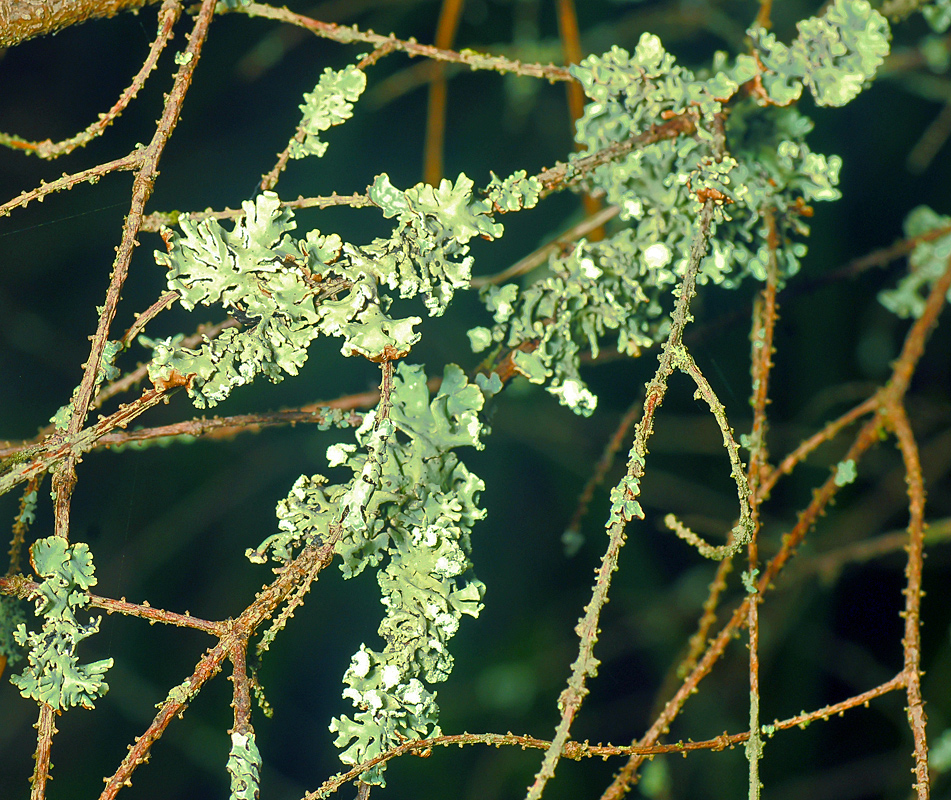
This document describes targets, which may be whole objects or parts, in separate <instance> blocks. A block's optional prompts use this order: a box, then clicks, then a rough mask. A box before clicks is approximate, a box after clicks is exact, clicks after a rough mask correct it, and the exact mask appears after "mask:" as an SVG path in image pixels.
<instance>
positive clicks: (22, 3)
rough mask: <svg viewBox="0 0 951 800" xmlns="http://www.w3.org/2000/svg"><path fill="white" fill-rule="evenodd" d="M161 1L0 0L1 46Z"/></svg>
mask: <svg viewBox="0 0 951 800" xmlns="http://www.w3.org/2000/svg"><path fill="white" fill-rule="evenodd" d="M155 2H158V0H0V47H13V46H14V45H17V44H20V42H24V41H26V40H27V39H32V38H33V37H35V36H43V35H44V34H48V33H56V32H57V31H61V30H62V29H63V28H66V27H68V26H70V25H76V24H78V23H80V22H85V21H86V20H87V19H97V18H101V17H112V16H115V15H116V14H118V13H119V12H120V11H137V10H138V9H139V8H141V7H142V6H144V5H146V4H147V3H155Z"/></svg>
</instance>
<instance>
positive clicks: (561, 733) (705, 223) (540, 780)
mask: <svg viewBox="0 0 951 800" xmlns="http://www.w3.org/2000/svg"><path fill="white" fill-rule="evenodd" d="M714 210H715V209H714V204H713V201H712V200H707V201H706V202H705V203H704V205H703V210H702V211H701V212H700V221H699V224H698V226H697V232H696V234H695V235H694V239H693V243H692V244H691V247H690V254H689V258H688V263H687V267H686V269H685V271H684V277H683V281H682V282H681V285H680V292H679V295H678V297H677V305H676V308H675V310H674V314H673V317H672V326H671V330H670V335H669V336H668V338H667V342H666V343H665V345H664V349H663V351H662V352H661V354H660V357H659V361H660V364H659V365H658V367H657V371H656V372H655V373H654V377H653V379H652V380H651V382H650V383H649V384H648V385H647V395H646V397H645V399H644V413H643V415H642V416H641V420H640V422H639V423H638V425H637V432H636V434H635V436H634V444H633V446H632V447H631V455H630V458H629V460H628V476H629V477H633V478H636V479H637V480H640V478H642V477H643V474H644V456H645V455H646V454H647V441H648V439H649V438H650V435H651V433H652V432H653V429H654V415H655V414H656V412H657V409H658V408H660V404H661V403H662V402H663V399H664V395H665V394H666V392H667V380H668V378H669V377H670V375H671V373H672V372H673V371H674V365H675V360H676V358H677V354H678V352H679V350H680V347H681V343H682V341H683V332H684V327H685V326H686V324H687V322H688V321H689V320H690V319H691V317H690V301H691V300H692V299H693V297H694V295H695V294H696V288H697V272H698V271H699V269H700V262H701V260H702V259H703V257H704V255H705V254H706V251H707V241H708V240H709V238H710V226H711V225H712V223H713V214H714ZM627 491H630V490H629V489H628V490H627ZM630 499H632V500H633V499H635V498H634V497H631V498H630ZM626 527H627V521H625V520H619V521H618V522H615V523H614V524H612V525H611V526H610V527H609V528H608V547H607V550H606V551H605V553H604V555H603V556H602V558H601V565H600V566H599V567H598V570H597V572H596V575H597V577H596V579H595V584H594V588H593V590H592V594H591V600H590V601H589V602H588V604H587V605H586V606H585V613H584V616H583V617H582V618H581V619H580V620H579V621H578V625H577V626H576V627H575V632H576V633H577V634H578V638H579V639H580V645H579V648H578V657H577V659H575V661H574V663H573V664H572V665H571V676H570V677H569V679H568V686H567V688H566V689H565V690H564V691H563V692H562V693H561V696H560V697H559V699H558V707H559V709H560V710H561V720H560V721H559V723H558V727H557V728H556V730H555V736H554V737H553V739H552V743H551V747H550V748H549V749H548V751H547V752H546V753H545V758H544V759H543V760H542V765H541V768H540V769H539V770H538V773H537V774H536V775H535V780H534V782H533V783H532V785H531V786H530V787H529V790H528V793H527V795H526V798H527V800H538V798H540V797H541V795H542V792H543V791H544V790H545V785H546V784H547V783H548V781H549V780H551V778H552V777H553V776H554V774H555V767H556V766H557V765H558V762H559V760H560V759H561V756H562V750H563V748H564V746H565V743H566V742H567V741H568V734H569V731H570V730H571V724H572V722H573V721H574V718H575V715H576V714H577V713H578V710H579V709H580V708H581V703H582V702H583V700H584V698H585V695H587V693H588V688H587V686H586V685H585V684H586V683H587V679H588V677H589V676H591V675H594V674H595V672H596V671H597V668H598V660H597V659H596V658H595V657H594V645H595V642H596V641H597V638H598V631H599V627H598V625H599V620H600V618H601V609H602V608H603V607H604V604H605V603H606V602H607V596H608V590H609V589H610V587H611V576H612V574H613V573H614V572H615V570H617V560H618V556H619V555H620V552H621V548H622V547H623V546H624V541H625V539H626V533H625V529H626Z"/></svg>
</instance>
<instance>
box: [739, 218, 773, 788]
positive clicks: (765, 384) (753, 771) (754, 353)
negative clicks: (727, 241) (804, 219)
mask: <svg viewBox="0 0 951 800" xmlns="http://www.w3.org/2000/svg"><path fill="white" fill-rule="evenodd" d="M765 216H766V227H767V236H766V239H767V242H768V244H769V262H768V264H767V271H766V286H765V287H763V291H762V293H761V294H760V296H759V297H758V298H757V301H756V305H755V308H754V311H753V328H752V330H751V332H750V341H751V343H752V350H751V353H750V376H751V377H752V379H753V394H752V396H751V398H750V403H751V405H752V406H753V428H752V431H751V433H750V466H749V472H748V474H747V484H748V486H749V491H750V523H751V525H750V528H751V530H750V541H749V544H748V545H747V570H748V575H749V584H750V585H751V586H752V584H753V582H754V581H755V577H756V574H757V572H758V571H759V532H760V513H759V510H760V504H761V503H762V498H761V497H759V487H760V481H761V479H762V478H763V476H764V475H765V474H766V472H767V471H768V467H769V463H768V462H769V448H768V446H767V444H766V433H767V430H768V417H767V414H766V406H767V405H768V404H769V377H770V371H771V370H772V367H773V333H774V331H775V329H776V320H777V314H776V289H777V265H776V243H777V236H776V217H775V214H774V212H773V210H772V209H769V210H768V211H767V212H766V215H765ZM759 604H760V596H759V592H757V591H752V592H750V596H749V614H748V615H747V619H746V627H747V630H748V631H749V650H750V663H749V673H750V738H749V741H747V743H746V758H747V760H748V762H749V800H758V798H759V796H760V790H761V789H762V783H761V781H760V777H759V762H760V759H762V757H763V738H762V736H761V735H760V716H759V704H760V689H759Z"/></svg>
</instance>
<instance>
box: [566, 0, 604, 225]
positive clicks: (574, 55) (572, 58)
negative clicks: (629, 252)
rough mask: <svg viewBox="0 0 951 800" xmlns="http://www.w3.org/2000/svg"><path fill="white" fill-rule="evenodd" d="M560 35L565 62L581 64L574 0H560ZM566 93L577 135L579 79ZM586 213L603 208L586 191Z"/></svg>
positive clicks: (580, 147)
mask: <svg viewBox="0 0 951 800" xmlns="http://www.w3.org/2000/svg"><path fill="white" fill-rule="evenodd" d="M558 35H559V37H560V38H561V49H562V52H563V53H564V54H565V64H580V63H581V59H582V58H583V57H584V53H583V51H582V49H581V31H580V30H579V28H578V12H577V11H576V10H575V3H574V0H558ZM565 93H566V95H567V96H568V117H569V119H570V121H571V138H572V139H574V137H575V123H577V121H578V120H579V119H581V117H582V115H583V114H584V103H585V99H584V89H582V88H581V84H580V83H578V82H577V81H571V82H569V83H566V84H565ZM583 149H584V145H581V144H579V143H577V142H576V143H575V150H583ZM582 202H583V203H584V213H585V216H586V217H590V216H592V215H594V214H597V213H598V212H599V211H600V210H601V202H600V200H598V199H597V198H596V197H592V196H591V195H590V194H588V193H587V192H585V194H584V195H582ZM589 238H590V239H591V240H592V241H598V240H600V239H603V238H604V229H603V228H600V227H599V228H596V229H595V230H594V231H593V232H592V234H591V236H590V237H589Z"/></svg>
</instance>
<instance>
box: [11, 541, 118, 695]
mask: <svg viewBox="0 0 951 800" xmlns="http://www.w3.org/2000/svg"><path fill="white" fill-rule="evenodd" d="M30 560H31V562H32V564H33V568H34V570H36V573H37V575H38V576H39V577H41V578H42V579H43V580H42V581H41V582H40V584H39V588H38V591H37V598H36V613H37V615H38V616H40V617H41V618H42V620H43V626H42V628H41V629H40V630H39V631H36V632H28V631H27V628H26V625H25V624H23V623H20V624H18V625H17V627H16V630H15V631H14V634H13V637H14V639H15V640H16V642H17V643H18V644H19V645H21V646H23V647H26V648H29V652H28V654H27V665H26V666H25V667H24V669H23V671H22V672H21V673H19V674H18V675H14V676H12V677H11V678H10V681H11V683H13V685H14V686H16V687H17V688H18V689H19V690H20V694H22V695H23V696H24V697H31V698H33V699H34V700H36V701H37V702H39V703H46V704H47V705H50V706H52V707H53V708H55V709H56V710H57V711H64V710H66V709H68V708H71V707H72V706H77V705H79V706H83V707H84V708H92V707H93V706H94V705H95V701H96V700H97V699H98V698H99V697H102V695H104V694H105V693H106V692H107V691H108V690H109V685H108V684H107V683H106V682H105V681H104V680H103V679H102V676H103V675H104V674H105V672H106V671H107V670H108V669H109V668H110V667H111V666H112V663H113V662H112V659H111V658H105V659H101V660H99V661H94V662H91V663H88V664H81V663H80V662H79V657H78V656H77V655H76V647H77V645H78V644H79V643H80V642H81V641H82V640H83V639H86V638H88V637H89V636H92V635H93V634H94V633H97V632H98V631H99V621H100V619H99V618H95V619H93V620H91V621H90V622H87V623H83V622H80V620H79V619H78V617H77V612H79V611H80V610H81V609H82V608H84V607H85V606H86V605H88V604H89V596H88V594H87V591H88V589H89V587H90V586H94V585H95V584H96V576H95V569H94V567H93V563H92V555H91V553H90V552H89V547H88V546H87V545H86V544H83V543H77V544H69V543H68V542H67V541H66V540H65V539H64V538H62V537H61V536H49V537H47V538H45V539H39V540H38V541H36V542H34V543H33V546H32V547H31V548H30Z"/></svg>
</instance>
